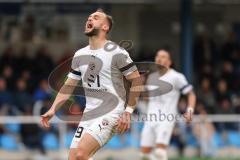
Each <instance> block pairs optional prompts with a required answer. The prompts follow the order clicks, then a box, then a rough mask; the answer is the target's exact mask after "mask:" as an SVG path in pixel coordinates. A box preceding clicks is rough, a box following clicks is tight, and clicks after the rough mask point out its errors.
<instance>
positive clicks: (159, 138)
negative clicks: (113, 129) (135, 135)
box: [141, 69, 192, 147]
mask: <svg viewBox="0 0 240 160" xmlns="http://www.w3.org/2000/svg"><path fill="white" fill-rule="evenodd" d="M151 79H153V80H154V79H155V80H156V79H159V80H161V81H165V82H167V83H169V84H171V85H172V90H171V91H170V92H168V93H166V94H163V95H161V96H157V97H151V98H150V99H149V103H148V115H150V114H155V115H158V116H160V114H161V116H160V117H158V118H159V119H158V121H151V120H149V121H146V122H145V124H144V127H143V130H142V134H141V146H143V147H154V146H155V144H165V145H169V142H170V138H171V135H172V131H173V128H174V124H175V119H174V118H173V116H175V115H176V114H177V104H178V100H179V97H180V94H181V93H182V94H187V93H188V92H189V91H191V90H192V86H191V85H190V84H188V82H187V80H186V78H185V76H184V75H183V74H181V73H179V72H177V71H175V70H173V69H170V70H168V71H167V73H165V74H164V75H160V74H159V72H154V73H152V74H150V75H149V77H148V80H147V84H148V86H151ZM160 88H161V86H160ZM163 115H164V116H163Z"/></svg>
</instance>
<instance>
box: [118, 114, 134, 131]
mask: <svg viewBox="0 0 240 160" xmlns="http://www.w3.org/2000/svg"><path fill="white" fill-rule="evenodd" d="M130 125H131V113H129V112H126V111H125V112H124V113H123V114H122V116H121V117H120V119H119V120H118V123H117V128H116V129H117V132H118V133H120V134H123V133H124V132H126V131H127V130H128V129H130Z"/></svg>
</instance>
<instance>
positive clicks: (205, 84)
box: [197, 77, 216, 113]
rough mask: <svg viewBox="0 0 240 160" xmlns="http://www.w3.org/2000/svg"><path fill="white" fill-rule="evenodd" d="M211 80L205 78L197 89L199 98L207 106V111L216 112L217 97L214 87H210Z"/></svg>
mask: <svg viewBox="0 0 240 160" xmlns="http://www.w3.org/2000/svg"><path fill="white" fill-rule="evenodd" d="M210 83H211V82H210V80H209V79H208V78H206V77H205V78H203V79H202V81H201V84H200V88H199V89H198V91H197V97H198V100H199V101H201V102H203V103H204V105H205V106H206V109H207V111H209V112H210V113H213V112H214V107H215V104H216V102H215V97H214V92H213V91H212V88H211V87H210V86H211V84H210Z"/></svg>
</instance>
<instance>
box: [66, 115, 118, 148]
mask: <svg viewBox="0 0 240 160" xmlns="http://www.w3.org/2000/svg"><path fill="white" fill-rule="evenodd" d="M118 119H119V114H107V115H104V116H102V117H99V118H96V119H93V120H89V121H83V122H80V123H79V125H78V128H77V130H76V132H75V134H74V137H73V139H72V143H71V146H70V148H77V146H78V143H79V141H80V140H81V138H82V137H83V135H84V134H85V133H88V134H90V135H91V136H93V137H94V138H95V139H96V140H97V141H98V143H99V145H100V146H103V145H105V144H106V143H107V142H108V141H109V140H110V139H111V138H112V137H113V135H114V133H115V126H116V125H117V120H118Z"/></svg>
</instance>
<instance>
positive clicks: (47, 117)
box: [41, 109, 55, 128]
mask: <svg viewBox="0 0 240 160" xmlns="http://www.w3.org/2000/svg"><path fill="white" fill-rule="evenodd" d="M54 114H55V111H53V110H51V109H50V110H48V111H47V112H46V113H45V114H43V115H41V124H42V126H43V127H44V128H49V127H50V125H49V120H50V119H51V118H52V117H53V116H54Z"/></svg>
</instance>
